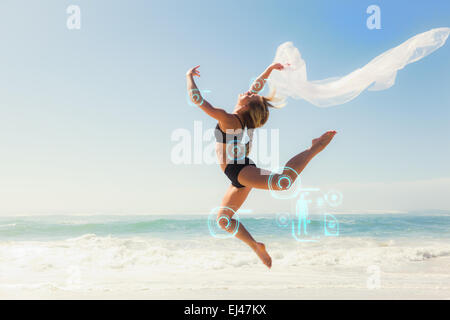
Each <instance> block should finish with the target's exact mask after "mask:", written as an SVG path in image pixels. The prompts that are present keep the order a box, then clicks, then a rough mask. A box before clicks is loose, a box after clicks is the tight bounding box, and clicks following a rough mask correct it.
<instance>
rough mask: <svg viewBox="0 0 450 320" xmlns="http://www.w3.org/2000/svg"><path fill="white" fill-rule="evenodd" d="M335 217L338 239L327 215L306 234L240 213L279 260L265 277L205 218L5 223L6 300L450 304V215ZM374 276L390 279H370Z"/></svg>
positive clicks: (1, 269) (0, 280) (292, 223)
mask: <svg viewBox="0 0 450 320" xmlns="http://www.w3.org/2000/svg"><path fill="white" fill-rule="evenodd" d="M334 217H335V218H336V219H337V221H335V223H334V224H332V225H331V227H332V228H334V229H333V230H334V231H337V230H338V232H334V233H333V232H332V233H331V234H328V235H325V233H324V225H326V224H325V222H324V219H323V218H324V217H323V216H314V215H312V216H311V217H310V218H311V219H310V221H309V222H308V223H307V234H305V230H302V231H301V232H299V229H298V221H297V220H295V219H294V218H291V219H292V220H289V219H288V220H286V219H284V220H282V219H281V220H280V216H279V215H276V214H272V215H263V216H253V215H252V214H251V213H250V214H246V213H243V214H241V217H240V222H241V223H242V224H244V225H245V227H246V228H247V229H248V230H249V231H250V232H251V233H252V235H253V236H254V237H255V239H256V240H257V241H260V242H264V243H265V244H266V246H267V250H268V252H269V254H270V255H271V256H272V258H273V267H272V269H271V270H270V277H268V276H267V274H266V273H267V272H268V271H267V268H266V267H265V266H264V265H263V264H262V263H261V262H260V261H259V260H258V259H257V257H256V255H255V254H254V253H253V252H252V251H251V250H250V249H249V248H248V247H247V246H246V245H245V244H243V243H241V242H240V241H239V240H237V239H233V238H228V239H222V238H220V237H221V235H220V234H215V233H214V230H213V229H211V228H210V227H209V226H208V214H205V215H190V216H188V215H109V216H106V215H90V216H89V215H54V216H14V217H5V216H3V217H0V297H2V296H3V297H8V296H9V294H10V292H11V291H10V290H16V291H17V290H19V291H20V290H22V291H27V292H28V293H29V292H33V291H35V292H36V293H42V292H44V293H45V292H46V293H49V292H50V293H52V294H57V293H58V292H61V291H64V292H67V291H73V292H111V291H124V290H125V291H127V292H129V291H133V292H135V291H136V290H137V291H142V290H143V291H144V292H145V291H148V292H153V293H155V292H169V291H167V290H176V289H185V290H187V289H189V290H195V289H214V288H215V289H221V290H222V289H223V290H229V289H232V288H234V289H236V288H241V289H247V290H253V289H255V290H256V289H258V288H272V289H273V288H276V289H279V290H282V289H283V288H292V287H295V288H362V289H364V288H368V287H370V286H371V284H370V283H372V286H375V287H383V286H384V287H391V288H392V287H395V288H403V289H405V288H415V289H417V290H422V289H436V290H440V291H439V292H445V294H448V296H449V297H450V268H449V266H450V263H449V262H450V212H415V213H402V214H388V213H384V214H373V213H372V214H339V215H335V216H334ZM213 234H214V235H215V236H213ZM372 274H375V275H377V277H381V278H382V279H383V281H381V280H380V281H378V280H377V281H375V282H374V281H372V280H373V279H372V278H370V277H371V275H372ZM258 275H261V278H260V277H259V276H258ZM371 281H372V282H371Z"/></svg>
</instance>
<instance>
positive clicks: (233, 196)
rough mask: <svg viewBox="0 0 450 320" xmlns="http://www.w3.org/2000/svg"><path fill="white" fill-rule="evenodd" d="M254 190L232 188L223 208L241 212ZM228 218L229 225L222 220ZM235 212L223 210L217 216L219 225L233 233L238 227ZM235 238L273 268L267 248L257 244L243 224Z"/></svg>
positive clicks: (223, 202)
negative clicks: (240, 209) (224, 217)
mask: <svg viewBox="0 0 450 320" xmlns="http://www.w3.org/2000/svg"><path fill="white" fill-rule="evenodd" d="M251 189H252V188H249V187H245V188H236V187H234V186H230V187H229V188H228V190H227V193H226V194H225V196H224V198H223V200H222V205H221V206H222V207H228V208H231V209H233V210H234V211H235V212H236V211H238V210H239V208H240V207H241V206H242V204H243V203H244V201H245V199H247V196H248V194H249V192H250V190H251ZM223 216H226V217H227V218H228V220H229V221H230V224H229V225H228V220H225V219H220V218H221V217H223ZM232 216H233V212H232V211H230V210H226V209H222V210H220V211H219V213H218V215H217V221H218V223H219V225H220V226H221V227H222V228H223V229H224V230H226V231H228V232H233V231H234V230H236V229H235V226H236V223H237V221H236V220H235V219H232ZM235 237H236V238H238V239H239V240H241V241H243V242H245V243H246V244H247V245H248V246H249V247H250V248H251V249H252V250H253V251H255V253H256V254H257V255H258V257H259V258H260V259H261V261H262V262H263V263H264V264H265V265H266V266H267V267H269V268H270V267H271V266H272V258H271V257H270V256H269V254H268V253H267V251H266V248H265V246H264V244H263V243H261V242H256V240H255V239H254V238H253V237H252V235H251V234H250V233H249V232H248V231H247V229H246V228H245V227H244V225H243V224H242V223H240V222H239V226H238V230H237V232H236V234H235Z"/></svg>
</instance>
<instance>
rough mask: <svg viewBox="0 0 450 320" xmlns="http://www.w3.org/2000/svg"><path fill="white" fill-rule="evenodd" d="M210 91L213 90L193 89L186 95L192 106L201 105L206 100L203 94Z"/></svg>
mask: <svg viewBox="0 0 450 320" xmlns="http://www.w3.org/2000/svg"><path fill="white" fill-rule="evenodd" d="M210 92H211V90H199V89H191V90H189V91H188V92H187V95H186V99H187V103H188V104H189V105H190V106H201V105H202V104H203V102H204V100H203V96H204V95H206V94H207V93H210Z"/></svg>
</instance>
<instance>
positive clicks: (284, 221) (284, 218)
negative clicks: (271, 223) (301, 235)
mask: <svg viewBox="0 0 450 320" xmlns="http://www.w3.org/2000/svg"><path fill="white" fill-rule="evenodd" d="M275 221H276V223H277V225H278V226H279V227H281V228H287V227H289V225H290V223H291V215H290V214H289V213H277V218H276V220H275Z"/></svg>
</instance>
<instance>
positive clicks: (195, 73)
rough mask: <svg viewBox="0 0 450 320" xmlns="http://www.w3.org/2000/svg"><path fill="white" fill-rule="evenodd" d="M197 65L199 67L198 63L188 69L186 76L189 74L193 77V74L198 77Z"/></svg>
mask: <svg viewBox="0 0 450 320" xmlns="http://www.w3.org/2000/svg"><path fill="white" fill-rule="evenodd" d="M199 67H200V65H198V66H196V67H193V68H191V69H189V70H188V72H186V76H187V77H189V76H191V77H194V76H197V77H200V71H198V70H197V69H198V68H199Z"/></svg>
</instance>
